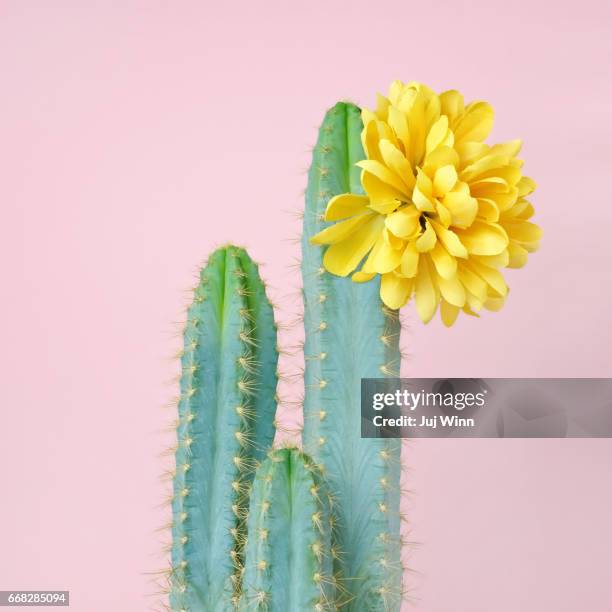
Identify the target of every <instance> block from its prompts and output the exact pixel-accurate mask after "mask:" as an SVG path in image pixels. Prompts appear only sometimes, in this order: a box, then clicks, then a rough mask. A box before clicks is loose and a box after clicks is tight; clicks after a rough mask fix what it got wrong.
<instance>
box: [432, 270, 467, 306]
mask: <svg viewBox="0 0 612 612" xmlns="http://www.w3.org/2000/svg"><path fill="white" fill-rule="evenodd" d="M436 280H437V282H438V287H440V294H441V295H442V297H443V298H444V299H445V300H446V301H447V302H448V303H449V304H452V305H453V306H458V307H459V308H462V307H463V306H464V304H465V300H466V297H465V288H464V287H463V285H462V284H461V281H460V280H459V279H458V278H457V277H456V276H454V277H453V278H442V277H438V278H437V279H436Z"/></svg>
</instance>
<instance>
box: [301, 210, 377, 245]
mask: <svg viewBox="0 0 612 612" xmlns="http://www.w3.org/2000/svg"><path fill="white" fill-rule="evenodd" d="M373 215H374V213H366V214H364V215H359V216H357V217H351V218H350V219H346V221H340V222H338V223H334V224H333V225H330V226H329V227H326V228H325V229H324V230H322V231H320V232H319V233H318V234H316V235H315V236H313V237H312V238H311V239H310V242H311V244H336V243H337V242H340V241H342V240H344V239H345V238H347V237H349V236H350V235H351V234H353V233H355V232H356V231H357V230H358V229H359V228H360V227H361V226H362V225H363V224H364V223H367V222H368V221H370V220H371V219H372V218H373Z"/></svg>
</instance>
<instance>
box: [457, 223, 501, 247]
mask: <svg viewBox="0 0 612 612" xmlns="http://www.w3.org/2000/svg"><path fill="white" fill-rule="evenodd" d="M457 235H458V236H459V238H460V239H461V242H462V244H463V245H464V246H465V248H466V249H467V250H468V252H469V253H472V254H474V255H498V254H499V253H501V252H502V251H503V250H504V249H505V248H506V247H507V246H508V235H507V234H506V232H505V231H504V228H503V227H502V226H501V225H498V224H497V223H486V222H485V221H479V220H476V221H475V222H474V223H473V224H472V225H471V226H470V227H469V228H468V229H465V230H461V229H458V230H457Z"/></svg>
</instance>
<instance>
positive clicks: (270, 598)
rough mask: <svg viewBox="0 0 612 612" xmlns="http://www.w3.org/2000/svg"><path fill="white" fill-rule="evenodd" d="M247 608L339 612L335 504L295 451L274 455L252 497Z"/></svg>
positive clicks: (263, 467)
mask: <svg viewBox="0 0 612 612" xmlns="http://www.w3.org/2000/svg"><path fill="white" fill-rule="evenodd" d="M248 534H249V536H248V542H247V545H246V555H245V566H244V567H245V570H244V579H243V593H242V598H241V601H240V609H241V610H244V611H246V610H266V611H267V612H293V611H295V612H298V611H300V612H301V611H302V610H304V611H306V610H312V611H315V612H324V611H327V610H336V606H335V604H334V581H333V575H332V572H333V569H332V555H331V517H330V512H329V500H328V495H327V493H326V491H325V487H324V485H323V482H322V479H321V476H320V474H319V472H318V470H317V468H316V466H315V465H314V463H313V462H312V460H311V459H309V458H308V457H307V456H305V455H304V454H303V453H301V452H300V451H298V450H297V449H294V448H282V449H279V450H275V451H272V452H270V454H269V456H268V458H267V459H266V460H265V461H264V462H263V463H262V465H261V466H260V467H259V468H258V470H257V474H256V476H255V482H254V485H253V491H252V494H251V503H250V511H249V520H248Z"/></svg>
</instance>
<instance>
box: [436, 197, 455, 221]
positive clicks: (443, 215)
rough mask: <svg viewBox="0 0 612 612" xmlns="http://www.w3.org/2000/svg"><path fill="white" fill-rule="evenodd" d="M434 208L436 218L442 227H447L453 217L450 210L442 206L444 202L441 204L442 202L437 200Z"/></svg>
mask: <svg viewBox="0 0 612 612" xmlns="http://www.w3.org/2000/svg"><path fill="white" fill-rule="evenodd" d="M436 210H437V211H438V219H439V220H440V223H441V224H442V225H443V226H444V227H448V226H449V225H450V224H451V223H452V221H453V218H452V216H451V214H450V212H449V211H448V208H446V206H444V204H442V202H440V201H439V200H438V203H437V205H436Z"/></svg>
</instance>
